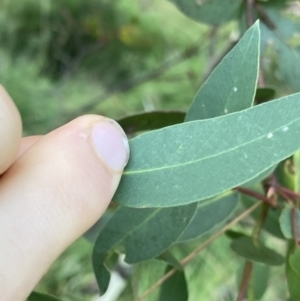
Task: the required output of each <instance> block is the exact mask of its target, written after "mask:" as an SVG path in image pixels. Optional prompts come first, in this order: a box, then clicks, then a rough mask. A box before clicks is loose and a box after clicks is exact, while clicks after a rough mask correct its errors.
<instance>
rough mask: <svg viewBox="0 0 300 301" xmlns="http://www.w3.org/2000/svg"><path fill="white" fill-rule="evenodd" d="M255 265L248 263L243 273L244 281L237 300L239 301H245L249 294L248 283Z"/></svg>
mask: <svg viewBox="0 0 300 301" xmlns="http://www.w3.org/2000/svg"><path fill="white" fill-rule="evenodd" d="M252 268H253V264H252V262H251V261H249V260H248V261H246V264H245V268H244V273H243V281H242V283H241V288H240V292H239V295H238V298H237V301H243V300H244V298H245V295H246V292H247V287H248V283H249V281H250V278H251V274H252Z"/></svg>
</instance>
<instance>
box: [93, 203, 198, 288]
mask: <svg viewBox="0 0 300 301" xmlns="http://www.w3.org/2000/svg"><path fill="white" fill-rule="evenodd" d="M196 207H197V204H191V205H188V206H180V207H171V208H156V209H153V208H150V209H149V208H147V209H135V208H126V207H120V208H119V209H118V210H116V213H115V214H114V216H113V217H112V218H111V219H110V220H109V221H108V223H107V224H106V225H105V227H104V228H103V230H102V231H101V232H100V234H99V236H98V238H97V241H96V243H95V245H94V251H93V268H94V272H95V275H96V278H97V282H98V284H99V287H100V290H101V294H102V293H104V292H105V291H106V289H107V287H108V283H109V277H110V276H109V273H108V271H107V270H106V268H105V266H104V264H103V263H104V261H105V259H106V257H107V256H108V253H109V251H110V250H112V249H113V248H115V247H116V246H118V245H120V244H122V245H124V246H125V249H126V258H125V261H126V262H128V263H135V262H139V261H143V260H147V259H150V258H153V257H156V256H158V255H159V254H161V253H163V252H164V251H165V250H166V249H167V248H168V247H169V246H170V245H171V244H172V243H173V242H174V241H176V240H177V238H178V237H179V236H180V235H181V233H182V232H183V231H184V230H185V228H186V227H187V225H188V224H189V222H190V220H191V218H192V217H193V215H194V213H195V211H196Z"/></svg>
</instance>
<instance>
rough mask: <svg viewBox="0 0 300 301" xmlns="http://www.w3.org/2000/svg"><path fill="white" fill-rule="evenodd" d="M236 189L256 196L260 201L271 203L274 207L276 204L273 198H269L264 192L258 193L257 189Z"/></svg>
mask: <svg viewBox="0 0 300 301" xmlns="http://www.w3.org/2000/svg"><path fill="white" fill-rule="evenodd" d="M234 189H235V190H237V191H239V192H240V193H243V194H246V195H249V196H252V197H254V198H256V199H258V200H260V201H262V202H264V203H267V204H269V205H270V206H272V207H275V206H276V205H275V204H274V203H273V201H272V200H271V199H269V198H267V197H266V196H264V195H263V194H260V193H258V192H256V191H253V190H251V189H248V188H244V187H236V188H234Z"/></svg>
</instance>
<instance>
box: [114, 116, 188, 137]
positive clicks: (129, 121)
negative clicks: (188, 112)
mask: <svg viewBox="0 0 300 301" xmlns="http://www.w3.org/2000/svg"><path fill="white" fill-rule="evenodd" d="M184 117H185V112H181V111H152V112H143V113H138V114H134V115H130V116H126V117H123V118H122V119H119V120H118V123H119V124H120V125H121V127H122V128H123V130H124V131H125V132H126V133H127V134H131V133H135V132H142V131H149V130H156V129H160V128H163V127H166V126H170V125H174V124H178V123H182V122H183V121H184Z"/></svg>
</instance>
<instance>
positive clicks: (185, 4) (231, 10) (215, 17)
mask: <svg viewBox="0 0 300 301" xmlns="http://www.w3.org/2000/svg"><path fill="white" fill-rule="evenodd" d="M170 1H171V2H173V3H174V4H175V5H176V6H177V7H178V9H180V10H181V11H182V12H183V13H184V14H186V15H187V16H188V17H190V18H192V19H194V20H196V21H199V22H203V23H207V24H210V25H219V24H222V23H224V22H228V21H230V20H232V19H234V18H237V16H238V15H239V13H240V11H241V7H242V4H243V0H235V1H232V0H222V2H220V0H170Z"/></svg>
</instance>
